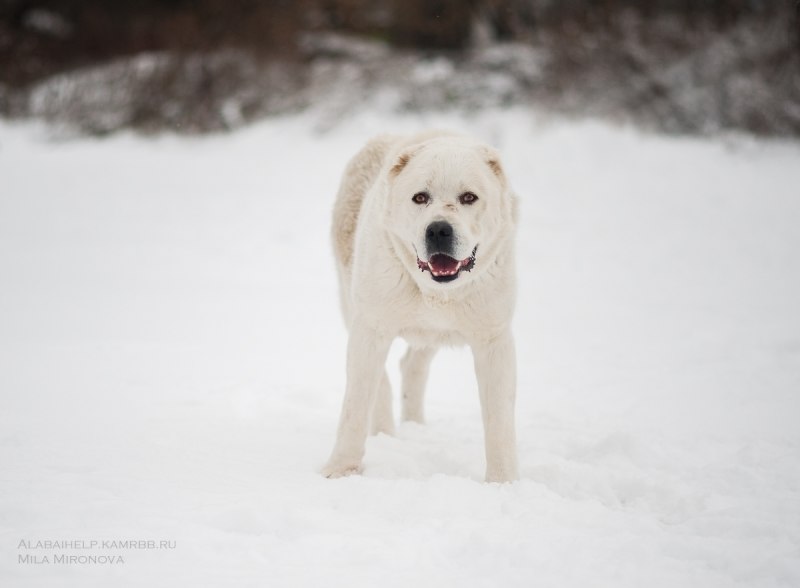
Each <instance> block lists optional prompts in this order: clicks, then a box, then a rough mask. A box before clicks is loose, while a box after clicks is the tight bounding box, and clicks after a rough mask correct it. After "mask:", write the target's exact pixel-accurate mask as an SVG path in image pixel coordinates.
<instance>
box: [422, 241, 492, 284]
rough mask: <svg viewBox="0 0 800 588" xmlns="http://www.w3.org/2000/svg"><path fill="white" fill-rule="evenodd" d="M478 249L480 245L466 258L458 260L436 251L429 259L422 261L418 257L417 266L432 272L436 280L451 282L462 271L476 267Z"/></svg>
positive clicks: (432, 276)
mask: <svg viewBox="0 0 800 588" xmlns="http://www.w3.org/2000/svg"><path fill="white" fill-rule="evenodd" d="M477 251H478V246H477V245H475V249H473V250H472V253H471V254H470V256H469V257H467V258H466V259H462V260H460V261H459V260H458V259H455V258H454V257H450V256H449V255H445V254H444V253H434V254H433V255H431V257H430V259H428V261H422V260H421V259H420V258H419V257H417V266H418V267H419V269H421V270H422V271H423V272H425V271H428V272H431V278H433V280H434V281H436V282H451V281H453V280H455V279H456V278H457V277H458V274H460V273H461V272H462V271H467V272H469V271H472V268H473V267H475V253H476V252H477Z"/></svg>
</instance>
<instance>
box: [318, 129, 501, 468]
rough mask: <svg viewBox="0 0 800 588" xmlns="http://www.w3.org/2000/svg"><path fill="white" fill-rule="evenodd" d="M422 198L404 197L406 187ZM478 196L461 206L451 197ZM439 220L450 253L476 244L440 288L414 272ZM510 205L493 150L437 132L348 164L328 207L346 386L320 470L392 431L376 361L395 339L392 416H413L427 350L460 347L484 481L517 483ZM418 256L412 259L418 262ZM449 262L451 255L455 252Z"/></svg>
mask: <svg viewBox="0 0 800 588" xmlns="http://www.w3.org/2000/svg"><path fill="white" fill-rule="evenodd" d="M418 192H425V193H427V194H429V195H430V201H429V202H428V203H427V204H424V205H420V204H415V203H414V202H413V201H412V197H413V196H414V194H416V193H418ZM465 192H471V193H474V194H475V195H477V196H478V200H477V201H476V202H475V203H474V204H471V205H468V204H464V203H463V202H461V201H460V200H459V197H460V196H461V195H462V194H464V193H465ZM434 221H446V222H448V223H450V225H451V226H452V227H453V229H454V234H455V235H456V247H457V249H458V252H457V258H458V259H467V258H468V257H469V255H470V252H471V251H472V250H473V248H474V247H475V246H477V252H476V260H475V266H474V268H473V269H472V270H471V271H469V272H467V271H461V272H460V273H459V275H458V277H457V278H456V279H455V280H453V281H451V282H447V283H440V282H437V281H434V279H433V278H432V273H431V272H429V271H424V272H423V271H421V270H420V269H419V267H418V261H417V260H418V257H419V259H421V260H422V261H423V262H425V261H427V257H426V253H425V251H426V247H425V230H426V227H428V226H429V225H430V223H432V222H434ZM515 229H516V204H515V198H514V196H513V194H512V193H511V190H510V187H509V185H508V182H507V180H506V177H505V174H504V172H503V169H502V166H501V164H500V160H499V156H498V154H497V153H496V152H495V151H494V150H493V149H491V148H490V147H487V146H486V145H483V144H482V143H479V142H476V141H474V140H472V139H469V138H467V137H463V136H459V135H452V134H447V133H438V132H431V133H424V134H419V135H415V136H388V135H387V136H379V137H376V138H375V139H373V140H371V141H370V142H369V143H368V144H367V145H366V146H365V147H364V148H363V149H362V150H361V151H360V152H359V153H357V154H356V155H355V157H354V158H353V159H352V160H351V161H350V163H349V164H348V166H347V168H346V170H345V173H344V177H343V179H342V184H341V187H340V189H339V194H338V197H337V200H336V205H335V208H334V212H333V243H334V252H335V256H336V261H337V269H338V274H339V285H340V294H341V303H342V310H343V313H344V317H345V322H346V323H347V328H348V331H349V340H348V347H347V384H346V390H345V397H344V404H343V407H342V413H341V416H340V421H339V428H338V433H337V439H336V444H335V446H334V448H333V452H332V454H331V456H330V459H329V460H328V463H327V465H326V466H325V467H324V468H323V474H324V475H325V476H327V477H338V476H343V475H347V474H351V473H356V472H359V471H360V469H361V461H362V458H363V455H364V448H365V443H366V437H367V434H368V432H369V431H370V428H371V431H372V432H373V433H377V432H386V433H391V432H392V431H393V429H394V419H393V415H392V399H391V390H390V388H389V382H388V379H387V377H386V371H385V361H386V356H387V353H388V350H389V346H390V344H391V343H392V341H393V340H394V339H395V338H396V337H401V338H403V339H405V340H406V341H407V342H408V345H409V348H408V351H407V353H406V355H405V357H404V358H403V360H402V362H401V372H402V377H403V384H402V398H403V409H402V418H403V419H405V420H412V421H418V422H422V421H423V420H424V410H423V396H424V389H425V381H426V379H427V375H428V367H429V365H430V362H431V359H432V358H433V355H434V353H435V351H436V349H437V348H439V347H441V346H444V345H463V344H467V345H469V346H470V347H471V348H472V352H473V357H474V368H475V373H476V376H477V379H478V388H479V392H480V401H481V409H482V415H483V425H484V438H485V446H486V480H487V481H491V482H507V481H511V480H514V479H516V478H517V457H516V441H515V431H514V399H515V394H516V360H515V349H514V342H513V338H512V335H511V331H510V321H511V317H512V312H513V307H514V299H515V265H514V237H515ZM420 256H421V257H420ZM453 257H456V255H454V256H453Z"/></svg>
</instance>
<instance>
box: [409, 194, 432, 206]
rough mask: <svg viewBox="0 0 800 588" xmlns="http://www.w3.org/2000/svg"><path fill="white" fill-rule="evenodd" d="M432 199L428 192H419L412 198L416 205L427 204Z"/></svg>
mask: <svg viewBox="0 0 800 588" xmlns="http://www.w3.org/2000/svg"><path fill="white" fill-rule="evenodd" d="M430 199H431V197H430V195H429V194H428V193H427V192H417V193H416V194H414V196H412V197H411V200H413V201H414V203H415V204H427V203H428V201H429V200H430Z"/></svg>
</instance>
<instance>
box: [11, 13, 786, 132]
mask: <svg viewBox="0 0 800 588" xmlns="http://www.w3.org/2000/svg"><path fill="white" fill-rule="evenodd" d="M797 11H798V5H797V3H796V2H795V1H794V0H642V1H634V0H561V1H555V0H464V1H457V0H435V1H429V0H428V1H426V0H370V1H368V0H298V1H296V2H290V1H281V0H265V1H254V0H196V1H192V2H189V1H186V0H137V1H134V0H117V1H115V2H103V1H100V0H0V115H2V116H3V117H6V118H26V117H37V118H44V119H47V120H48V121H50V122H51V123H52V124H53V125H55V126H58V127H61V128H64V129H69V130H73V131H77V132H80V133H88V134H95V135H100V134H107V133H111V132H114V131H116V130H119V129H123V128H134V129H137V130H139V131H142V132H159V131H162V130H166V129H169V130H172V131H177V132H185V133H198V132H208V131H219V130H224V129H232V128H236V127H239V126H241V125H243V124H245V123H247V122H249V121H252V120H255V119H259V118H263V117H266V116H273V115H279V114H286V113H290V112H297V111H300V110H304V109H309V108H318V109H320V112H321V117H322V118H321V120H322V121H323V122H322V125H323V126H325V125H335V124H336V122H337V121H339V120H341V118H342V117H343V116H346V115H347V113H348V112H352V111H356V110H358V109H360V108H364V107H366V106H368V105H369V103H378V104H379V105H380V106H381V107H382V108H387V109H389V110H392V111H400V112H408V111H426V112H429V111H433V112H436V111H443V110H448V111H452V110H460V111H464V110H466V111H470V110H475V109H481V108H485V107H490V108H491V107H498V106H500V107H505V106H523V107H525V106H527V105H535V106H536V107H537V108H539V109H543V110H544V111H545V112H546V111H552V112H557V113H559V114H561V115H567V116H580V117H583V116H601V117H605V118H612V119H619V120H625V121H633V122H635V123H636V124H638V125H641V126H644V127H646V128H653V129H657V130H659V131H665V132H669V133H691V134H709V133H717V132H719V131H724V130H743V131H747V132H751V133H755V134H759V135H767V136H795V137H796V136H798V135H800V24H799V23H800V20H798V16H797ZM373 105H374V104H373Z"/></svg>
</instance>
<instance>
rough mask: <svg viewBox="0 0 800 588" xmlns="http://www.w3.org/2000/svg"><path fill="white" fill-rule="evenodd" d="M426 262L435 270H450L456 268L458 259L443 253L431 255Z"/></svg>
mask: <svg viewBox="0 0 800 588" xmlns="http://www.w3.org/2000/svg"><path fill="white" fill-rule="evenodd" d="M428 263H429V264H430V266H431V269H432V270H433V271H435V272H452V271H455V270H456V269H458V260H457V259H453V258H452V257H450V256H449V255H444V254H443V253H437V254H436V255H431V258H430V259H429V260H428Z"/></svg>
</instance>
